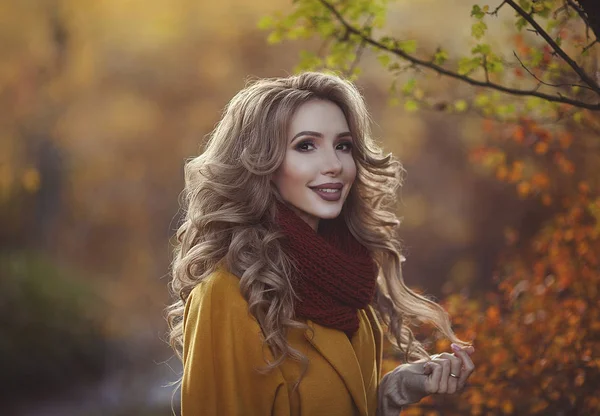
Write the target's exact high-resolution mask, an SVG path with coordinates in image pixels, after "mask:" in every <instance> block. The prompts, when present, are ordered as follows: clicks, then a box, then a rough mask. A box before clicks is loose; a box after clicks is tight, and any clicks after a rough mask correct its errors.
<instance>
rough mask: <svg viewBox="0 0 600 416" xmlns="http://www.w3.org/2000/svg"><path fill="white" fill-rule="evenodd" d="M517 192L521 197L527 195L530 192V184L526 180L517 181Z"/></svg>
mask: <svg viewBox="0 0 600 416" xmlns="http://www.w3.org/2000/svg"><path fill="white" fill-rule="evenodd" d="M517 192H518V193H519V196H520V197H521V198H525V197H527V195H529V193H530V192H531V184H530V183H529V182H527V181H521V182H519V184H518V185H517Z"/></svg>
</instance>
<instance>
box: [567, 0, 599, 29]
mask: <svg viewBox="0 0 600 416" xmlns="http://www.w3.org/2000/svg"><path fill="white" fill-rule="evenodd" d="M577 2H578V3H579V7H577V5H575V4H574V2H573V1H572V0H569V5H570V6H571V7H573V9H575V10H576V11H577V12H578V13H579V15H580V16H581V15H582V14H583V13H585V16H586V17H587V18H583V17H582V20H583V21H584V22H585V23H586V24H587V25H588V26H589V27H590V28H591V29H592V31H593V32H594V35H596V39H600V3H598V0H577ZM582 11H583V13H581V12H582Z"/></svg>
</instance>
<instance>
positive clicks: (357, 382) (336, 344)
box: [304, 306, 382, 416]
mask: <svg viewBox="0 0 600 416" xmlns="http://www.w3.org/2000/svg"><path fill="white" fill-rule="evenodd" d="M364 312H365V314H366V316H367V318H368V321H369V322H370V324H371V328H372V331H373V336H374V338H375V358H376V371H377V381H379V379H380V378H381V354H382V330H381V326H380V325H379V322H378V320H377V318H376V317H375V312H374V311H373V308H372V307H371V306H368V307H367V308H366V309H364ZM307 323H308V325H309V327H310V328H312V329H313V331H314V332H311V331H310V330H306V331H305V333H304V335H305V337H306V339H307V340H308V341H309V342H310V343H311V344H312V345H313V347H314V348H315V349H316V350H317V351H318V352H319V353H320V354H321V355H322V356H323V357H325V359H326V360H327V361H328V362H329V364H331V366H332V367H333V368H334V369H335V370H336V371H337V373H338V374H339V375H340V377H341V378H342V380H343V381H344V384H345V385H346V388H347V389H348V391H349V392H350V395H351V396H352V399H353V400H354V403H355V404H356V407H357V409H358V411H359V414H360V415H361V416H368V409H367V397H366V389H365V385H364V381H363V376H362V374H361V369H360V365H359V362H358V360H357V357H356V354H355V353H354V348H353V347H352V344H351V343H350V342H349V340H348V337H347V336H346V334H345V333H344V332H343V331H339V330H336V329H333V328H327V327H324V326H322V325H318V324H315V323H314V322H312V321H311V320H308V321H307Z"/></svg>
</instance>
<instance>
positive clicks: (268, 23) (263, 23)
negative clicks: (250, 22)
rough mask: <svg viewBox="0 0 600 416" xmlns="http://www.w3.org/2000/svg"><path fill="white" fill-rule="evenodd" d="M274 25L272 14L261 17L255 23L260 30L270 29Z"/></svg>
mask: <svg viewBox="0 0 600 416" xmlns="http://www.w3.org/2000/svg"><path fill="white" fill-rule="evenodd" d="M274 25H275V19H273V16H264V17H262V18H261V19H260V20H259V21H258V24H257V27H258V28H259V29H261V30H267V29H271V28H272V27H273V26H274Z"/></svg>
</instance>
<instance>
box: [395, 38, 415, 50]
mask: <svg viewBox="0 0 600 416" xmlns="http://www.w3.org/2000/svg"><path fill="white" fill-rule="evenodd" d="M398 47H399V48H400V49H402V50H403V51H404V52H406V53H415V52H416V51H417V41H416V40H412V39H411V40H402V41H400V42H399V43H398Z"/></svg>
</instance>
